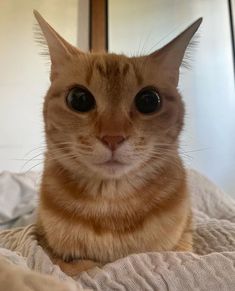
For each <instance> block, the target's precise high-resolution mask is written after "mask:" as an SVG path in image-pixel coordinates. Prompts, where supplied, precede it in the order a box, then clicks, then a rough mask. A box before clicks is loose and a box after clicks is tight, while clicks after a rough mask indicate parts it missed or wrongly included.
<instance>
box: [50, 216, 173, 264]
mask: <svg viewBox="0 0 235 291" xmlns="http://www.w3.org/2000/svg"><path fill="white" fill-rule="evenodd" d="M55 220H56V218H55V217H54V218H53V216H50V221H48V223H47V226H46V228H47V234H49V236H48V237H47V239H48V242H49V244H50V245H53V249H54V251H55V252H56V253H57V254H59V255H62V256H63V257H71V256H72V257H76V258H86V259H91V260H95V261H101V262H110V261H114V260H116V259H119V258H121V257H124V256H127V255H128V254H131V253H141V252H148V251H149V252H150V251H157V250H158V251H160V250H165V249H170V248H172V246H173V245H174V243H175V238H174V237H175V235H174V230H173V229H174V226H173V223H172V220H171V219H170V218H169V217H168V218H167V217H165V218H164V219H160V218H159V217H155V218H154V217H153V218H152V219H149V220H148V221H146V223H144V224H143V225H142V226H141V227H136V229H132V230H130V231H128V230H127V231H125V232H122V233H118V232H111V231H105V232H97V231H94V229H92V228H90V226H88V225H84V224H82V223H79V222H76V223H71V222H69V221H66V220H64V221H63V220H61V221H60V223H58V222H57V223H55ZM110 223H111V222H110ZM164 225H166V226H170V228H171V232H172V235H173V236H172V238H171V236H169V231H170V229H169V227H164ZM175 232H177V229H175ZM166 237H168V239H166Z"/></svg>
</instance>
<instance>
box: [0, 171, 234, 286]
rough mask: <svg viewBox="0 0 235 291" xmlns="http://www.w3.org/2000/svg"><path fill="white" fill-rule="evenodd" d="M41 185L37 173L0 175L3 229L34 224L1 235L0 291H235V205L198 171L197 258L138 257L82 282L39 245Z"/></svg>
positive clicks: (193, 182)
mask: <svg viewBox="0 0 235 291" xmlns="http://www.w3.org/2000/svg"><path fill="white" fill-rule="evenodd" d="M35 181H36V182H35ZM37 181H38V178H37V175H36V174H32V173H31V174H30V175H29V176H27V177H26V176H24V175H19V174H18V175H12V174H10V173H2V174H1V175H0V203H1V204H0V213H1V214H0V226H1V228H2V229H3V228H8V227H10V226H16V225H22V224H23V225H26V224H28V223H31V224H29V225H27V226H24V227H21V228H13V229H9V230H5V231H4V230H2V231H1V232H0V290H8V291H15V290H17V291H18V290H19V291H20V290H42V291H43V290H58V291H60V290H68V291H69V290H84V289H85V290H163V291H164V290H179V291H183V290H207V291H210V290H212V291H216V290H220V291H221V290H235V201H234V200H233V199H232V198H230V197H229V196H227V195H226V194H225V193H223V192H222V191H221V190H220V189H218V188H217V187H216V186H215V185H214V184H213V183H211V182H210V181H209V180H208V179H206V178H205V177H203V176H201V175H200V174H198V173H197V172H195V171H192V170H189V171H188V184H189V188H190V193H191V197H192V204H193V212H194V225H195V233H194V246H195V254H192V253H183V252H182V253H180V252H161V253H157V252H155V253H145V254H133V255H130V256H128V257H126V258H123V259H120V260H118V261H116V262H113V263H111V264H108V265H106V266H104V267H103V268H98V267H96V268H94V269H92V270H90V271H89V272H83V273H81V274H80V275H79V276H77V277H76V278H71V277H68V276H67V275H65V274H64V273H63V272H62V271H61V270H60V268H59V267H58V266H56V265H53V264H52V262H51V261H50V259H49V257H48V256H47V254H46V253H45V252H44V251H43V250H42V248H41V247H40V246H39V245H38V243H37V240H36V238H35V230H34V225H33V221H34V217H35V212H34V208H35V206H36V202H37V191H36V190H35V189H36V188H37ZM2 182H4V183H2ZM7 183H8V184H9V183H15V186H14V187H13V188H11V189H10V188H9V187H8V186H7ZM2 184H3V185H4V186H3V185H2ZM20 193H21V194H20ZM22 193H23V194H22ZM12 195H13V197H14V199H15V200H16V201H17V203H15V204H14V201H15V200H13V199H11V198H10V197H12ZM14 195H15V196H14ZM25 195H26V196H25ZM6 199H7V200H6ZM22 199H23V200H22ZM9 201H11V203H9ZM26 201H28V202H26ZM4 203H5V204H4ZM9 204H10V207H9ZM2 205H4V207H2ZM31 270H33V271H31ZM39 273H41V274H39ZM42 274H43V275H42ZM48 275H51V276H48ZM6 278H8V279H6ZM60 281H63V283H62V282H60ZM27 288H28V289H27Z"/></svg>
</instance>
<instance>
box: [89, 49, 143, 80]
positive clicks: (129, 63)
mask: <svg viewBox="0 0 235 291" xmlns="http://www.w3.org/2000/svg"><path fill="white" fill-rule="evenodd" d="M92 68H93V69H92V70H88V72H87V78H86V80H87V83H88V85H89V83H90V82H91V79H92V77H93V74H95V73H98V74H99V75H100V76H101V77H102V78H105V79H106V80H107V81H113V80H114V79H115V82H118V81H119V82H123V80H124V79H125V77H126V76H127V75H128V74H129V73H130V72H133V73H134V74H135V78H136V80H137V83H138V85H140V83H141V82H142V76H141V73H140V70H139V68H138V65H137V64H136V63H135V62H134V61H133V60H132V59H130V58H127V57H125V56H118V55H108V54H107V55H104V56H98V57H96V58H95V59H93V60H92ZM94 70H95V72H94Z"/></svg>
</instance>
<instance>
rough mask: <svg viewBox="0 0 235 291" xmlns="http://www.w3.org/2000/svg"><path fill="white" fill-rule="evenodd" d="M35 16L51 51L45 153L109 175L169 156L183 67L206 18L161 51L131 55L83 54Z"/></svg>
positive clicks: (178, 119) (180, 113)
mask: <svg viewBox="0 0 235 291" xmlns="http://www.w3.org/2000/svg"><path fill="white" fill-rule="evenodd" d="M35 16H36V18H37V20H38V22H39V24H40V27H41V29H42V32H43V34H44V36H45V39H46V41H47V45H48V48H49V52H50V57H51V87H50V89H49V91H48V93H47V96H46V99H45V104H44V121H45V131H46V139H47V145H48V152H49V154H48V160H51V161H53V160H57V161H59V163H60V164H62V165H63V166H65V167H66V168H67V169H70V170H72V171H74V172H76V171H80V172H83V173H84V175H86V174H87V175H91V176H92V175H93V176H94V175H96V176H99V177H102V178H105V179H109V178H120V177H122V176H123V175H126V174H128V173H129V172H133V171H138V170H140V169H141V168H143V167H145V168H149V167H150V168H152V169H153V171H154V170H156V169H157V168H159V167H160V166H161V165H162V164H163V163H164V162H165V161H167V160H168V161H169V160H170V159H172V158H173V157H172V155H175V154H176V151H175V150H176V148H177V143H178V137H179V134H180V131H181V130H182V125H183V118H184V106H183V102H182V100H181V97H180V95H179V93H178V91H177V85H178V79H179V67H180V65H181V63H182V59H183V56H184V53H185V50H186V48H187V46H188V44H189V41H190V40H191V38H192V36H193V35H194V33H195V32H196V30H197V29H198V27H199V25H200V23H201V19H199V20H197V21H196V22H195V23H193V24H192V25H191V26H190V27H189V28H188V29H186V30H185V31H184V32H183V33H181V34H180V35H179V36H178V37H177V38H175V39H174V40H173V41H171V42H170V43H169V44H168V45H166V46H164V47H163V48H161V49H160V50H157V51H155V52H154V53H152V54H150V55H147V56H141V57H126V56H124V55H116V54H106V53H104V54H95V53H83V52H81V51H80V50H78V49H77V48H75V47H73V46H72V45H70V44H69V43H67V42H66V41H65V40H64V39H63V38H62V37H61V36H59V35H58V33H57V32H55V31H54V29H53V28H52V27H51V26H49V24H48V23H47V22H46V21H45V20H44V19H43V18H42V17H41V16H40V15H39V13H37V12H35Z"/></svg>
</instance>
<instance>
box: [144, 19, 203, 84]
mask: <svg viewBox="0 0 235 291" xmlns="http://www.w3.org/2000/svg"><path fill="white" fill-rule="evenodd" d="M201 22H202V18H199V19H198V20H197V21H195V22H194V23H193V24H192V25H190V26H189V27H188V28H187V29H186V30H184V31H183V32H182V33H181V34H180V35H178V36H177V37H176V38H175V39H173V40H172V41H171V42H170V43H168V44H167V45H165V46H164V47H162V48H161V49H159V50H157V51H155V52H153V53H151V54H150V55H149V56H148V57H150V58H151V59H152V60H156V61H157V64H158V68H159V69H160V70H162V73H163V74H167V77H168V78H170V80H171V82H173V83H174V85H175V86H177V85H178V82H179V68H180V66H181V63H182V61H183V57H184V54H185V51H186V49H187V46H188V44H189V42H190V40H191V39H192V37H193V35H194V34H195V32H196V31H197V30H198V28H199V26H200V24H201Z"/></svg>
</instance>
